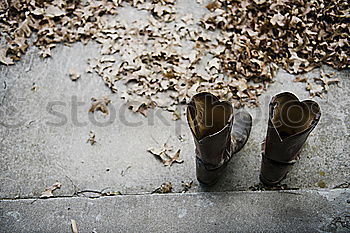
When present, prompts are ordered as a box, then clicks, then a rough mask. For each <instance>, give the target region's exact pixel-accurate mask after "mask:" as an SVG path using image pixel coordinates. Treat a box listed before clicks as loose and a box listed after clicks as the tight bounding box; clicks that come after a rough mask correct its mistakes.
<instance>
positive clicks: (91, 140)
mask: <svg viewBox="0 0 350 233" xmlns="http://www.w3.org/2000/svg"><path fill="white" fill-rule="evenodd" d="M86 142H88V143H90V144H91V145H94V144H95V143H96V134H95V133H94V132H92V131H90V133H89V138H88V140H87V141H86Z"/></svg>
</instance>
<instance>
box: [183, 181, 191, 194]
mask: <svg viewBox="0 0 350 233" xmlns="http://www.w3.org/2000/svg"><path fill="white" fill-rule="evenodd" d="M192 184H193V180H191V181H189V182H182V184H181V185H182V191H181V193H185V192H187V191H188V190H190V188H191V187H192Z"/></svg>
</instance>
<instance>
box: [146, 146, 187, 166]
mask: <svg viewBox="0 0 350 233" xmlns="http://www.w3.org/2000/svg"><path fill="white" fill-rule="evenodd" d="M147 151H148V152H150V153H151V154H152V155H154V156H156V157H158V158H159V159H160V160H161V161H162V162H163V165H164V166H168V167H170V166H171V165H172V164H173V163H175V162H176V163H183V162H184V160H183V159H181V158H180V152H181V150H180V149H178V150H177V151H176V152H175V154H174V155H172V156H170V153H171V152H172V151H173V147H171V146H168V145H167V144H166V143H164V145H163V146H161V147H159V148H154V147H151V148H149V149H148V150H147Z"/></svg>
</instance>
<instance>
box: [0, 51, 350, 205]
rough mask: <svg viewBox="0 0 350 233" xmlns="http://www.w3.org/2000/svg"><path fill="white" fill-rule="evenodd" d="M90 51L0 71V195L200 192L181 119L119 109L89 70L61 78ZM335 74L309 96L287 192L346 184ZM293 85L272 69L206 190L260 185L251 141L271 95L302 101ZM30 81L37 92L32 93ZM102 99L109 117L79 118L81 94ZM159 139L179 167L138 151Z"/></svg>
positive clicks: (28, 60) (344, 92) (345, 133)
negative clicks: (307, 120)
mask: <svg viewBox="0 0 350 233" xmlns="http://www.w3.org/2000/svg"><path fill="white" fill-rule="evenodd" d="M82 54H83V55H82ZM96 54H97V47H96V45H94V44H89V45H88V46H83V45H81V44H75V45H74V46H72V47H63V46H60V47H59V48H58V49H56V50H55V52H54V56H53V57H52V58H51V59H47V60H41V59H39V58H37V57H36V51H35V50H31V51H30V52H29V53H28V54H27V55H26V56H25V57H24V59H23V60H22V61H20V62H18V63H17V64H16V65H15V66H11V67H4V66H2V67H1V68H0V69H1V70H0V83H1V85H2V87H1V90H0V100H1V114H2V115H1V125H0V134H1V141H0V142H1V143H0V148H1V149H0V155H1V156H0V163H1V164H2V166H1V168H0V184H1V185H0V197H2V198H5V197H15V196H20V197H37V196H38V195H39V194H40V193H41V192H42V191H43V189H44V188H45V187H47V186H49V185H51V184H52V183H54V182H55V181H56V180H59V181H60V182H62V184H63V186H62V188H61V190H59V191H58V192H57V194H58V195H71V194H72V193H74V190H84V189H94V190H102V189H104V188H109V189H112V190H119V191H121V192H122V193H144V192H151V191H152V190H154V189H155V188H156V187H158V186H159V185H160V184H161V183H163V182H165V181H170V182H172V183H173V184H174V188H175V191H176V190H177V191H179V190H181V181H185V182H187V181H190V180H194V181H195V182H194V187H193V188H192V191H200V190H201V188H200V187H199V186H198V183H197V182H196V180H195V170H194V166H195V165H194V144H193V141H192V137H191V135H190V132H189V129H188V127H187V123H186V121H185V117H184V116H182V119H181V120H180V121H172V115H171V114H170V113H169V112H165V111H162V110H161V109H155V110H153V111H150V113H149V117H148V118H145V117H143V116H142V115H140V114H134V113H132V112H131V111H130V110H128V109H127V108H126V106H125V105H124V104H123V103H124V101H123V100H121V99H120V97H119V96H118V94H111V92H110V91H109V89H108V88H107V87H105V86H104V84H103V82H102V80H101V79H100V78H99V77H97V76H96V75H95V74H85V73H83V76H82V77H81V78H80V79H79V80H78V81H77V82H72V81H71V80H70V78H69V77H68V71H69V69H70V68H72V67H75V68H78V69H79V70H78V71H79V72H83V71H84V69H85V61H86V59H88V58H89V57H93V56H95V55H96ZM28 67H30V69H28ZM324 69H326V72H328V71H330V70H331V69H330V68H327V67H324ZM26 70H27V71H26ZM317 72H319V71H317V70H315V71H314V72H312V73H310V74H308V75H317ZM336 76H337V77H339V78H340V79H341V85H342V87H341V88H340V87H337V86H331V87H330V90H329V93H328V94H327V95H326V98H325V99H320V98H315V100H316V101H317V102H318V103H319V104H320V105H321V108H322V118H321V121H320V123H319V125H318V126H317V128H316V129H315V131H314V132H313V133H312V134H311V136H310V137H309V139H308V141H307V143H306V145H305V148H304V150H303V152H302V154H301V160H300V161H299V162H298V163H297V164H296V165H295V166H294V169H293V170H292V172H291V173H290V174H289V175H288V177H287V179H286V180H285V181H284V183H285V184H287V185H288V186H290V187H294V188H315V187H317V185H316V183H317V182H318V181H320V180H324V181H325V183H326V186H327V187H330V188H332V187H334V186H337V185H339V184H342V183H344V182H349V177H350V176H349V165H350V160H349V154H350V149H349V135H350V134H349V125H350V124H349V120H350V117H349V116H350V114H349V109H350V108H349V104H350V102H349V98H348V97H349V90H350V79H349V76H350V73H349V72H348V71H338V72H336ZM293 79H294V77H293V76H291V75H289V74H287V73H286V72H284V71H283V70H281V71H279V72H278V75H277V78H276V82H275V83H274V84H271V86H270V87H269V88H268V89H267V92H266V93H265V94H264V95H262V96H261V98H260V101H261V106H260V107H258V108H251V109H248V110H249V111H250V112H251V113H252V115H253V118H254V125H253V130H252V134H251V137H250V139H249V141H248V143H247V145H246V146H245V148H244V149H243V150H242V152H240V153H238V154H237V155H235V157H234V158H233V159H232V162H231V163H230V166H229V169H228V172H227V174H226V176H225V177H224V179H223V180H222V181H221V182H220V183H219V184H218V185H217V186H215V187H214V188H212V189H211V190H212V191H232V190H244V189H247V188H248V187H250V186H252V185H255V184H257V183H258V182H259V180H258V174H259V169H260V143H261V142H262V140H263V139H264V136H265V133H266V122H267V112H266V111H267V104H268V102H269V100H270V98H271V96H272V95H274V94H276V93H278V92H281V91H292V92H294V93H295V94H297V95H298V96H299V97H300V98H301V99H304V98H308V92H306V91H305V87H304V84H303V83H295V82H293ZM33 84H35V86H37V90H36V91H33V90H31V88H32V86H33ZM121 88H122V87H121ZM106 95H107V96H109V97H110V98H111V100H112V104H111V105H110V110H111V114H110V115H109V116H107V117H104V116H103V115H102V114H100V113H96V114H88V109H89V107H90V103H91V101H90V98H91V97H101V96H106ZM182 113H183V112H182ZM90 130H92V131H94V132H95V133H96V140H97V143H96V144H95V145H93V146H91V145H90V144H88V143H86V140H87V139H88V137H89V136H88V134H89V132H90ZM179 135H181V136H182V137H183V138H184V139H185V141H184V142H181V141H180V140H179V139H178V136H179ZM165 142H168V144H170V145H173V146H174V148H175V149H178V148H180V149H181V157H182V158H183V159H184V160H185V162H184V163H183V164H174V165H173V166H172V167H170V168H168V167H163V165H162V164H161V163H160V162H159V161H158V160H157V159H156V158H155V157H154V156H152V155H151V154H149V153H148V152H147V149H148V148H149V147H151V146H153V147H157V146H159V145H161V144H163V143H165ZM128 167H129V168H128ZM126 169H127V171H126V172H123V171H125V170H126ZM321 171H322V172H324V173H325V175H324V176H321V175H320V174H319V173H320V172H321Z"/></svg>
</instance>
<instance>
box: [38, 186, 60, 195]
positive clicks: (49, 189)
mask: <svg viewBox="0 0 350 233" xmlns="http://www.w3.org/2000/svg"><path fill="white" fill-rule="evenodd" d="M59 188H61V183H60V182H56V183H54V184H53V185H51V186H49V187H47V188H45V191H44V192H43V193H42V194H41V196H40V198H49V197H53V193H52V192H53V191H55V190H56V189H59Z"/></svg>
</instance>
